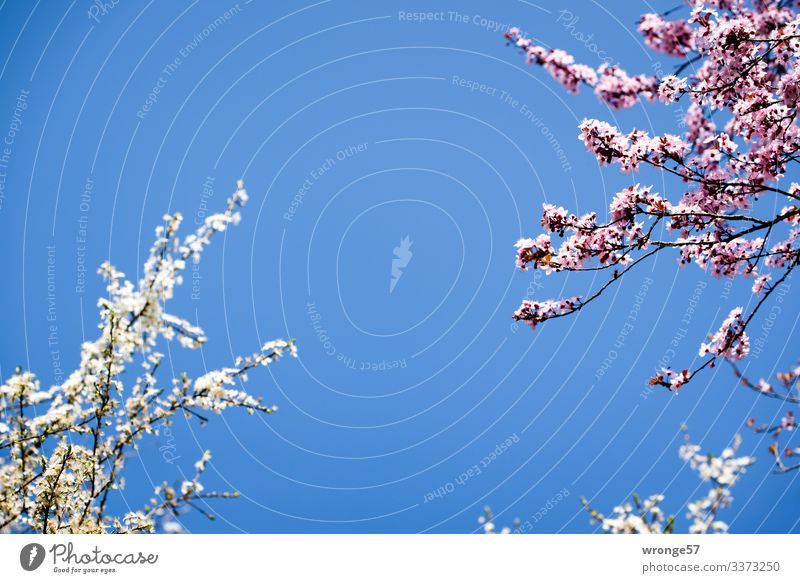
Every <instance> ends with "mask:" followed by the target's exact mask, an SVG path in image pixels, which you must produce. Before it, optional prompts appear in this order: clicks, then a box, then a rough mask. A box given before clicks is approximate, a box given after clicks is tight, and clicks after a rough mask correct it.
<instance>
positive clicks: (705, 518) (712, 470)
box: [680, 435, 756, 534]
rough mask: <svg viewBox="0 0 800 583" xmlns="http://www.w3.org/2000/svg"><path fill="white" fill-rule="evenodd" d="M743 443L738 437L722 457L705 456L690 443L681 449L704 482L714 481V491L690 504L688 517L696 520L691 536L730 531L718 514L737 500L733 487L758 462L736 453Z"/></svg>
mask: <svg viewBox="0 0 800 583" xmlns="http://www.w3.org/2000/svg"><path fill="white" fill-rule="evenodd" d="M740 444H741V437H739V436H738V435H737V436H736V439H735V440H734V442H733V445H732V446H731V447H728V448H725V450H723V452H722V454H721V455H719V456H713V455H709V454H701V453H700V446H698V445H694V444H691V443H688V442H687V443H686V444H684V445H683V446H682V447H681V450H680V455H681V458H682V459H683V460H684V461H686V462H688V463H689V465H690V466H691V467H692V469H694V470H695V471H696V472H697V473H698V475H699V476H700V479H701V480H703V481H704V482H711V489H710V490H709V491H708V493H707V494H706V495H705V496H704V497H703V498H700V499H699V500H696V501H694V502H692V503H690V504H689V505H688V507H687V510H688V513H687V515H686V516H687V517H688V518H691V519H692V525H691V526H690V527H689V532H690V533H697V534H705V533H708V532H715V533H722V532H727V531H728V525H727V524H726V523H725V522H723V521H721V520H718V519H717V513H718V512H719V510H721V509H722V508H728V507H729V506H730V505H731V502H732V501H733V497H732V496H731V493H730V488H731V487H732V486H733V485H734V484H735V483H736V482H737V481H738V480H739V476H741V474H743V473H744V472H745V470H746V469H747V467H748V466H750V465H752V464H753V463H755V461H756V460H755V458H753V457H750V456H739V457H737V456H736V451H737V450H738V449H739V446H740Z"/></svg>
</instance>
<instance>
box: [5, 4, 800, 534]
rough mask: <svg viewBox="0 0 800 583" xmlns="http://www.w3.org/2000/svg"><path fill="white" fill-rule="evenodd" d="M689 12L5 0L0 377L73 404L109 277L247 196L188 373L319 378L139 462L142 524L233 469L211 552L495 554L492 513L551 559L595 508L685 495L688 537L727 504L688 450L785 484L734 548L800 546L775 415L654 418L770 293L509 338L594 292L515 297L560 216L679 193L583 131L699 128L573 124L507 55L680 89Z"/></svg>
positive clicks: (781, 314) (162, 440)
mask: <svg viewBox="0 0 800 583" xmlns="http://www.w3.org/2000/svg"><path fill="white" fill-rule="evenodd" d="M675 3H676V2H674V1H670V2H666V3H665V2H658V3H654V4H652V5H650V4H648V3H647V2H638V1H637V2H626V3H621V2H620V3H616V4H615V7H614V8H604V7H603V5H604V4H606V3H596V2H583V1H581V2H569V3H567V2H564V1H563V0H562V1H561V2H546V3H545V2H542V3H541V5H537V4H535V3H532V2H527V1H523V0H513V1H512V0H506V1H503V2H492V3H487V2H479V1H458V2H456V1H450V2H444V1H439V2H423V1H421V0H417V1H413V0H409V1H407V2H406V1H402V2H354V1H350V2H346V1H340V0H328V1H320V2H316V3H311V2H260V1H259V0H253V1H252V2H244V1H240V2H239V3H237V4H234V3H231V2H215V3H206V2H197V1H195V2H188V1H180V2H177V1H176V2H158V3H157V2H153V1H151V2H144V1H142V2H129V1H125V0H122V1H119V2H116V3H115V2H106V3H105V4H103V3H102V2H99V1H98V3H96V4H95V3H92V2H90V1H89V0H75V1H73V2H71V3H69V2H63V3H58V4H45V3H40V2H14V1H10V0H9V1H3V2H2V3H0V29H1V31H0V67H2V68H0V135H2V139H4V140H5V144H4V147H5V148H6V149H5V154H4V160H3V162H4V163H3V167H2V168H0V171H2V176H0V180H2V182H1V183H0V184H2V190H0V195H1V197H0V228H1V229H2V250H3V262H4V263H3V265H4V269H3V285H2V286H0V301H2V305H3V311H2V334H1V336H0V343H1V344H2V349H1V350H0V367H2V370H1V371H0V372H1V373H2V376H3V378H5V377H7V376H8V375H9V374H10V373H11V372H12V371H13V369H14V367H15V366H17V365H21V366H23V367H27V368H30V369H31V370H33V371H35V372H36V373H37V374H39V375H40V376H41V378H42V379H43V382H44V383H45V384H48V385H49V384H51V383H54V382H57V380H58V379H57V377H58V375H59V374H62V375H63V374H64V373H66V372H68V371H69V370H71V367H74V366H75V364H76V363H77V359H78V347H79V343H80V342H81V340H82V339H83V338H91V337H94V334H95V326H96V322H97V319H96V310H95V302H96V300H97V298H98V296H100V295H101V293H102V291H103V289H102V285H101V282H100V281H99V279H98V277H97V276H96V275H95V273H94V270H95V269H96V267H97V266H98V265H99V264H100V263H101V262H102V261H103V260H105V259H107V258H109V257H110V258H111V260H112V262H113V263H115V264H116V265H117V266H118V267H119V268H120V269H121V270H122V271H124V272H126V273H127V274H128V275H129V276H132V277H133V276H136V274H137V272H138V270H139V269H140V264H141V262H142V260H143V253H146V250H147V247H148V246H149V244H150V240H151V237H152V232H153V228H154V227H155V226H156V225H157V224H158V222H159V219H160V217H161V215H162V214H163V213H164V212H167V211H177V210H179V211H181V212H183V214H184V215H185V217H186V223H185V226H186V227H189V226H190V225H191V224H193V223H194V222H195V221H196V220H198V221H199V220H202V217H203V215H204V213H205V212H207V210H214V209H218V208H221V207H222V205H223V204H224V197H225V196H226V195H227V194H229V193H230V192H231V191H232V189H233V187H234V183H235V180H236V179H237V178H239V177H243V178H244V179H245V181H246V184H247V188H248V191H249V193H250V195H251V202H250V204H249V206H248V207H247V208H246V209H245V210H244V213H243V220H242V223H241V224H240V225H239V226H238V227H237V228H235V229H233V230H231V231H229V232H228V233H227V234H226V237H225V238H224V239H219V240H217V241H215V242H214V244H213V245H212V248H211V249H210V250H209V252H208V254H207V255H206V256H205V257H204V260H203V262H202V263H201V264H200V266H199V268H197V269H195V270H192V269H191V268H190V270H189V272H188V273H187V276H186V282H185V284H184V285H183V287H182V288H181V289H180V290H179V293H178V296H177V297H176V299H175V301H174V303H173V306H172V310H173V311H174V312H177V313H179V314H181V315H184V316H187V317H189V318H191V319H193V320H197V321H198V323H199V324H200V325H202V326H203V327H204V328H205V330H206V332H207V333H208V336H209V338H210V340H209V342H208V344H207V345H206V346H205V347H204V349H203V350H202V351H196V352H191V351H190V352H187V351H185V350H182V349H180V348H178V347H176V346H172V347H170V348H169V362H168V364H169V366H166V367H164V368H165V370H166V371H167V372H168V371H169V370H170V369H171V370H173V371H175V373H176V374H178V373H179V372H180V371H183V370H186V371H188V372H189V373H190V374H199V373H201V372H202V371H204V370H205V369H206V367H209V368H210V367H219V366H225V365H228V364H230V363H231V361H232V358H233V356H234V355H236V354H248V353H250V352H253V351H254V350H255V349H256V348H257V347H258V346H259V345H260V343H262V342H264V341H266V340H268V339H271V338H273V337H276V336H284V337H294V338H297V342H298V346H299V350H300V358H299V359H298V360H296V361H291V362H285V363H281V364H280V365H279V366H276V367H275V368H272V369H270V370H264V369H261V371H259V372H258V373H256V374H254V375H252V377H251V382H250V384H249V388H250V390H252V391H253V392H255V393H257V394H261V395H264V396H265V398H266V400H267V401H268V402H272V403H275V404H277V405H278V406H279V408H280V410H279V412H278V413H277V414H275V415H272V416H269V417H268V418H265V417H259V416H253V417H248V416H246V415H244V414H239V413H237V412H232V413H227V414H225V415H224V416H223V417H222V418H214V419H212V421H211V423H210V424H209V425H208V426H207V427H205V428H203V429H202V430H201V429H199V428H198V426H197V424H196V422H195V421H186V420H184V419H180V420H179V421H178V422H177V423H176V425H175V426H174V427H173V428H172V430H171V431H170V432H169V433H168V434H164V435H162V436H160V437H159V438H156V439H151V440H149V441H145V442H143V444H142V447H141V450H140V456H139V457H133V458H131V459H130V460H129V464H128V467H129V470H130V473H129V482H128V487H127V488H126V489H125V491H124V495H123V496H120V497H118V498H117V499H116V500H115V501H114V504H115V505H116V508H117V509H118V510H119V511H120V512H124V511H125V509H126V508H127V506H128V505H130V506H131V507H134V508H135V507H140V506H141V505H142V504H143V503H144V502H145V501H146V499H147V498H148V497H149V495H150V494H149V493H150V492H151V491H152V485H153V483H159V482H160V481H162V480H163V479H167V480H169V481H175V480H180V479H181V476H182V475H183V474H182V473H191V472H192V463H193V462H194V461H195V459H197V457H199V455H200V452H201V451H202V450H203V449H206V448H208V449H211V450H212V453H213V455H214V458H213V460H212V463H211V465H210V469H209V471H208V473H207V480H206V487H207V488H211V489H236V490H239V491H240V492H241V493H242V497H241V498H240V499H239V500H236V501H225V502H221V503H218V504H215V505H214V506H213V512H214V513H215V514H217V515H218V517H219V518H218V520H217V521H216V522H215V523H209V522H207V521H206V520H205V519H204V518H202V517H201V516H199V515H196V514H194V515H187V516H186V517H185V518H184V524H185V525H186V526H187V528H189V529H190V530H192V531H196V532H209V531H220V530H221V531H225V532H228V531H230V532H242V531H245V532H418V531H426V532H472V531H474V530H475V529H476V528H478V526H479V525H478V523H477V520H476V519H477V517H478V516H479V515H480V514H481V509H482V507H483V505H485V504H490V505H491V506H492V508H493V509H494V511H495V513H496V514H499V515H500V516H499V518H498V522H500V523H510V522H511V520H512V519H513V518H514V517H515V516H517V517H520V518H521V519H522V520H523V521H524V520H530V521H531V522H532V523H533V531H534V532H592V530H593V529H594V527H592V526H590V525H589V523H588V519H587V516H586V514H585V513H584V512H583V511H582V510H581V506H580V504H579V501H578V499H579V496H581V495H584V496H586V497H587V498H589V499H590V500H592V502H593V504H594V505H595V506H597V507H598V508H600V509H604V510H609V511H610V509H611V508H612V507H613V506H614V505H616V504H618V503H619V502H621V501H623V500H624V499H625V498H626V497H628V496H629V494H630V493H631V492H632V491H637V492H639V493H641V494H643V495H649V494H652V493H657V492H663V493H664V494H665V495H666V500H665V502H664V504H663V508H664V509H665V510H666V511H675V512H679V517H678V528H679V529H680V528H682V527H685V526H686V524H687V522H688V521H687V520H686V519H685V518H684V517H683V511H682V510H681V509H682V508H683V507H684V506H685V504H686V502H687V501H689V500H691V499H693V497H695V498H696V497H700V495H701V492H704V488H705V486H702V485H700V483H699V481H698V480H697V479H696V475H695V474H694V472H692V471H691V470H690V469H689V468H688V467H685V466H684V464H683V462H682V461H681V460H680V459H679V457H678V447H679V445H680V443H681V440H682V436H681V433H680V425H681V423H683V422H686V423H687V424H688V426H689V430H690V432H691V434H692V437H693V439H694V440H695V441H696V442H699V443H701V444H702V445H703V447H704V449H707V450H709V451H720V450H721V449H722V448H723V447H724V446H725V445H727V444H728V443H729V442H730V440H731V439H732V438H733V436H734V435H735V434H736V432H737V431H741V432H742V433H743V437H744V442H743V446H742V447H743V452H744V453H748V454H749V453H754V454H755V455H756V456H757V457H759V458H760V460H759V463H757V464H756V465H755V466H753V467H752V468H751V469H750V470H749V471H748V472H747V473H746V474H745V476H744V477H743V479H742V480H741V482H740V483H739V484H738V485H737V486H736V487H735V490H734V492H733V494H734V497H735V502H734V507H733V508H732V509H729V510H727V511H725V512H724V514H723V515H721V518H722V519H723V520H726V521H728V522H729V523H730V524H731V530H732V531H733V532H787V531H793V532H797V531H798V530H800V526H798V516H799V514H798V510H800V504H798V501H797V500H798V492H799V491H800V484H798V481H797V476H798V474H797V473H794V474H788V475H780V476H776V475H772V473H771V469H772V468H771V465H770V463H769V460H768V459H767V455H768V454H767V452H766V446H767V444H768V441H767V438H763V437H761V436H756V435H753V434H752V433H750V432H748V431H747V430H746V429H745V428H744V427H743V423H744V421H745V420H746V419H747V418H748V417H749V416H751V415H756V416H757V417H758V418H759V419H763V420H764V421H771V420H773V419H775V418H776V416H779V415H780V411H781V409H780V407H779V406H778V404H777V403H776V402H774V401H769V400H766V399H761V400H759V399H757V398H756V397H755V396H754V395H752V394H750V393H748V392H746V391H745V390H744V389H742V388H739V387H737V385H736V382H735V379H734V377H733V375H732V374H731V371H730V370H729V369H728V368H727V367H725V366H722V367H720V368H718V369H715V370H712V371H708V372H706V373H705V374H702V375H700V376H699V377H698V378H697V379H696V380H695V381H693V382H692V383H691V384H690V385H689V386H688V387H687V388H686V389H685V390H684V391H683V392H682V393H681V394H680V395H677V396H675V395H672V394H669V393H668V392H666V391H664V390H656V391H652V392H649V391H648V390H647V384H646V381H647V379H648V377H649V376H650V375H651V374H652V372H653V371H654V370H655V369H656V368H657V367H658V366H660V365H663V364H667V363H668V364H669V365H671V366H674V367H675V368H683V367H685V366H689V365H690V364H691V363H692V362H693V359H695V358H696V354H697V349H698V346H699V343H700V342H701V340H702V339H703V337H704V335H705V334H706V333H707V332H708V331H709V330H713V329H716V328H718V326H719V324H720V323H721V321H722V319H723V318H724V317H725V316H726V315H727V313H728V311H729V310H730V309H731V308H732V307H734V306H735V305H739V304H741V305H746V304H747V302H750V301H752V297H751V294H750V292H749V283H748V282H734V283H733V284H731V283H730V282H724V281H711V280H709V279H707V278H706V277H705V274H704V273H703V272H702V271H700V270H699V269H698V268H696V267H691V268H687V269H685V270H678V269H677V268H676V262H675V260H674V259H675V258H674V257H672V256H668V255H666V254H662V255H660V257H659V258H658V259H657V260H656V261H653V262H651V263H647V264H645V265H642V266H641V268H640V269H638V270H637V271H634V272H632V273H631V274H630V275H629V276H626V277H625V278H624V279H625V280H624V281H623V282H622V283H621V284H620V285H617V286H616V287H614V288H612V289H610V290H609V293H607V294H606V296H605V297H604V298H603V299H601V300H600V301H598V302H597V303H595V304H594V305H592V306H591V307H590V309H587V310H584V311H582V312H580V314H578V315H577V317H573V318H567V319H561V320H559V321H555V322H551V323H548V324H547V325H545V326H543V327H541V328H540V329H538V330H536V331H535V332H532V331H530V330H529V329H528V328H527V327H524V326H520V327H517V326H515V325H513V322H512V320H511V314H512V313H513V311H514V309H515V308H516V307H517V306H518V304H519V302H520V300H521V299H522V298H524V297H526V296H530V297H537V298H539V297H542V298H548V297H555V296H564V295H572V294H585V293H586V292H587V291H589V290H591V289H594V288H596V287H597V286H598V285H600V283H601V280H600V279H599V278H597V279H595V278H594V277H593V276H592V275H590V274H583V276H574V275H570V276H567V275H556V276H551V277H545V276H543V275H537V276H536V277H534V275H533V274H531V273H522V272H519V271H515V269H514V249H513V244H514V242H515V241H516V240H517V239H518V238H520V236H523V235H535V234H537V233H538V232H539V229H540V227H539V216H540V211H541V204H542V202H544V201H550V202H556V203H558V204H561V205H563V206H566V207H568V208H570V209H571V210H573V211H579V212H586V211H589V210H592V209H600V210H602V209H604V208H607V204H608V201H609V199H610V197H611V196H613V194H614V193H615V192H616V191H617V190H619V189H621V188H622V187H624V186H626V185H628V184H630V183H631V182H642V183H645V184H653V185H654V187H655V189H656V190H658V191H660V192H665V193H666V194H667V195H669V196H670V197H673V199H674V198H675V197H677V196H679V195H680V192H681V191H680V185H678V184H676V183H674V182H670V181H666V182H665V181H663V180H662V177H660V176H658V175H655V174H649V173H646V172H643V173H642V174H641V175H634V176H623V175H620V174H619V173H617V171H616V170H615V169H613V168H612V169H600V168H599V167H598V166H597V163H596V162H595V159H594V156H592V155H591V154H588V153H587V152H585V150H584V149H583V146H582V144H581V143H580V142H579V141H578V140H577V133H578V130H577V125H578V123H579V122H580V120H581V119H582V118H584V117H598V118H601V119H606V120H608V121H612V122H614V123H616V124H619V125H620V127H621V128H623V129H624V130H630V129H632V128H633V127H640V128H644V129H648V130H649V131H652V132H677V131H679V128H678V126H677V120H678V119H679V113H680V112H679V111H678V108H677V107H675V108H672V109H667V108H664V107H663V106H661V105H657V104H655V105H653V104H650V105H644V106H640V107H634V108H632V109H630V110H626V111H623V112H613V111H609V110H607V109H606V108H605V107H604V106H603V105H601V104H600V103H599V102H598V101H597V100H596V99H595V98H594V96H593V95H591V94H590V93H585V92H584V93H583V94H581V95H580V96H578V97H572V96H569V95H567V94H566V93H565V92H564V91H563V90H562V89H561V88H560V87H559V86H558V85H557V84H556V83H555V82H554V81H553V80H552V79H550V78H549V77H548V76H547V75H546V74H545V73H544V72H543V71H542V70H540V69H536V68H530V67H527V66H525V65H524V63H523V61H522V58H521V57H520V56H519V55H518V54H517V53H516V51H515V50H513V49H511V48H508V47H506V46H505V44H504V41H503V38H502V36H501V33H502V31H503V30H504V29H506V28H507V27H508V26H512V25H517V26H519V27H520V28H522V29H523V30H525V31H527V32H528V33H529V34H531V35H533V36H534V37H535V38H536V39H538V41H539V42H540V43H541V44H544V45H546V46H557V47H562V48H564V49H566V50H568V51H570V52H572V53H573V54H575V55H576V58H577V59H579V60H581V61H583V62H586V63H588V64H592V65H596V64H599V63H600V61H601V60H606V61H608V62H611V63H617V62H618V63H620V64H621V65H622V66H624V67H625V68H626V69H627V70H628V71H630V72H637V73H638V72H645V73H657V74H658V73H664V72H670V71H671V69H672V67H673V65H674V63H673V62H672V61H671V60H670V59H669V58H667V57H663V56H660V55H655V54H653V53H652V52H649V51H647V50H645V48H644V46H643V44H642V43H641V42H640V39H639V36H638V35H637V33H636V31H635V28H636V21H637V20H638V16H639V14H641V13H643V12H648V11H663V10H666V9H669V8H672V7H673V5H674V4H675ZM101 5H102V6H103V7H101ZM562 9H564V10H568V11H569V12H570V14H567V13H565V12H562ZM420 14H423V15H425V16H424V17H422V16H420ZM404 240H405V241H404ZM396 249H397V251H396V252H395V250H396ZM792 291H794V290H792ZM792 297H793V296H792V295H791V294H790V295H789V296H788V298H787V301H785V302H783V303H782V304H781V305H778V304H775V303H770V304H769V305H767V306H765V308H764V310H763V311H762V312H761V315H760V316H758V317H757V318H756V320H755V321H754V328H753V331H752V332H751V337H753V338H759V339H760V340H761V346H762V348H761V350H760V352H759V353H758V354H755V355H754V356H753V357H752V358H750V360H748V361H747V366H748V367H749V368H748V371H747V372H748V374H749V375H750V376H753V377H758V376H765V377H766V376H770V375H771V374H773V373H774V372H775V371H776V370H778V371H779V370H784V369H786V368H788V367H789V366H790V365H791V364H792V363H793V359H794V358H795V357H796V356H797V351H796V349H792V348H791V347H792V346H795V347H796V346H797V340H798V334H797V318H798V310H797V302H796V301H792ZM626 323H627V325H626ZM698 488H701V489H700V490H698ZM436 493H438V495H437V494H436ZM559 494H561V499H559V500H556V501H555V502H553V499H555V498H557V497H558V496H559ZM543 508H544V509H545V510H544V511H542V509H543ZM534 517H535V519H534Z"/></svg>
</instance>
